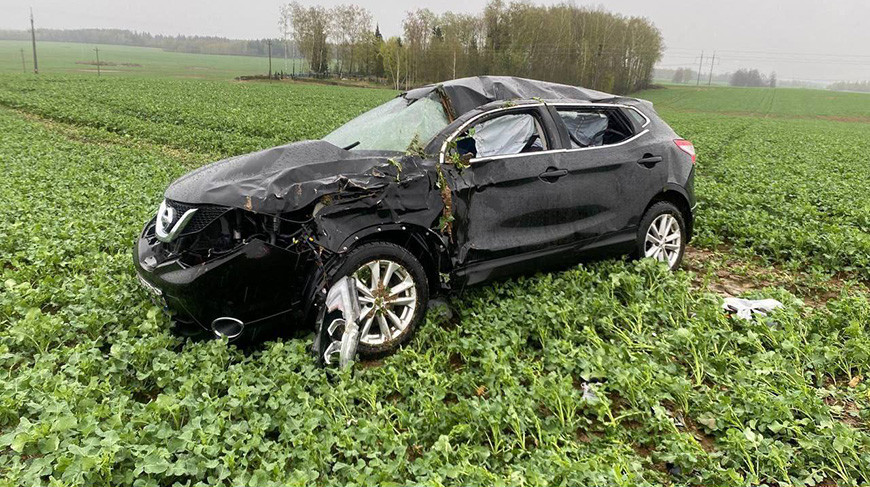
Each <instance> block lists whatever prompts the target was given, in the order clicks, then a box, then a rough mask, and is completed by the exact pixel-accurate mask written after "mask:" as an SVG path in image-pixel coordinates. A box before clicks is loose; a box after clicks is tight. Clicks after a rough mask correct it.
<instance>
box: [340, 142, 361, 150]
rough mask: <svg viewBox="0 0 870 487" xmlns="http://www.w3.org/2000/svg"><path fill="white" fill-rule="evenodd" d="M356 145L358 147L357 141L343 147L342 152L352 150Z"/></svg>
mask: <svg viewBox="0 0 870 487" xmlns="http://www.w3.org/2000/svg"><path fill="white" fill-rule="evenodd" d="M358 145H359V141H356V142H354V143H353V144H350V145H349V146H347V147H343V149H344V150H351V149H353V148H354V147H356V146H358Z"/></svg>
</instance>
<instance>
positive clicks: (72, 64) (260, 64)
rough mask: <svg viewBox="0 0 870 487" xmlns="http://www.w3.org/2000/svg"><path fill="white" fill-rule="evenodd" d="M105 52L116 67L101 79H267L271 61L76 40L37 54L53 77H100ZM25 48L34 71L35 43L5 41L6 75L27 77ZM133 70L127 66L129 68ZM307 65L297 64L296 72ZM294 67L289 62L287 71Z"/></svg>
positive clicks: (277, 62) (42, 46)
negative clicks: (130, 76)
mask: <svg viewBox="0 0 870 487" xmlns="http://www.w3.org/2000/svg"><path fill="white" fill-rule="evenodd" d="M97 47H98V48H99V49H100V62H106V63H113V64H114V65H106V66H101V67H100V71H101V75H102V76H105V77H118V76H121V75H135V76H144V77H173V78H195V79H232V78H235V77H237V76H242V75H255V74H261V75H265V74H266V73H268V71H269V60H268V59H267V58H265V57H254V56H231V55H217V54H189V53H183V52H169V51H164V50H162V49H157V48H152V47H134V46H117V45H103V44H79V43H74V42H39V43H38V45H37V54H38V60H39V71H40V72H41V73H44V74H49V73H55V74H57V73H70V74H75V73H87V74H92V75H94V76H96V75H97V66H96V64H92V63H95V62H96V53H95V52H94V48H97ZM22 49H24V58H25V64H26V66H27V69H28V72H32V70H33V53H32V50H31V45H30V42H27V41H0V73H21V72H22V68H21V50H22ZM125 64H126V65H128V66H124V65H125ZM303 65H304V63H303V61H302V60H301V59H297V60H296V70H297V71H301V69H302V66H303ZM272 69H273V70H275V71H279V70H283V69H284V59H273V60H272ZM292 69H293V61H292V60H288V61H287V68H286V71H287V72H288V73H289V72H291V71H292Z"/></svg>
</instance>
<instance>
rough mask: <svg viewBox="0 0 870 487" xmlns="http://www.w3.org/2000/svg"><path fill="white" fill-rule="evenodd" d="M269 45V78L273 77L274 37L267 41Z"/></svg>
mask: <svg viewBox="0 0 870 487" xmlns="http://www.w3.org/2000/svg"><path fill="white" fill-rule="evenodd" d="M266 44H268V46H269V79H272V39H269V40H268V41H266Z"/></svg>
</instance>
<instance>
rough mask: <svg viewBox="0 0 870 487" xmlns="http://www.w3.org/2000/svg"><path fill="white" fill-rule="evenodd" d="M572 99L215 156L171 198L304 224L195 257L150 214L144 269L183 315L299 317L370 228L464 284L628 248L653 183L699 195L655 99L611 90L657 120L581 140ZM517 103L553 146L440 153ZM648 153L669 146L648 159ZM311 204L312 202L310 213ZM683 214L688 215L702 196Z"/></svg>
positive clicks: (201, 320)
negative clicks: (564, 108) (342, 139)
mask: <svg viewBox="0 0 870 487" xmlns="http://www.w3.org/2000/svg"><path fill="white" fill-rule="evenodd" d="M465 101H466V102H467V100H465ZM564 102H565V100H555V101H549V102H544V101H541V100H513V101H509V102H503V101H496V102H492V103H489V104H487V105H484V106H482V107H478V108H474V109H471V110H469V111H467V112H466V113H464V114H462V115H461V116H459V117H458V118H456V120H454V122H452V123H451V124H450V125H449V126H448V127H447V128H445V129H444V130H443V131H442V132H441V134H439V136H436V137H435V138H434V139H433V140H432V141H431V142H430V143H429V144H428V145H427V146H426V148H425V151H424V152H425V154H417V155H403V154H400V153H384V152H372V151H365V152H364V151H346V150H342V149H340V148H337V147H335V146H333V145H331V144H328V143H326V142H323V141H308V142H300V143H295V144H289V145H286V146H281V147H276V148H273V149H268V150H265V151H261V152H257V153H253V154H248V155H243V156H239V157H235V158H231V159H228V160H225V161H220V162H217V163H214V164H211V165H209V166H205V167H203V168H201V169H199V170H196V171H194V172H192V173H190V174H188V175H187V176H184V177H182V178H180V179H179V180H177V181H176V182H174V183H173V184H172V185H171V186H170V187H169V188H168V189H167V191H166V198H167V199H168V200H175V201H180V202H184V203H188V204H211V205H222V206H226V207H229V208H235V209H237V210H243V211H246V212H250V213H252V214H256V215H259V216H261V217H265V218H266V222H268V221H271V222H273V223H272V224H273V228H274V229H275V235H285V234H282V231H283V229H284V228H287V227H292V232H290V231H288V232H287V233H286V234H291V233H292V234H293V235H296V236H295V237H293V239H292V241H290V240H289V239H285V240H284V241H280V242H279V241H278V240H280V238H276V236H275V235H272V237H271V238H251V239H250V240H247V239H246V240H244V241H243V242H239V243H238V245H237V247H236V248H234V249H232V250H231V251H229V252H227V253H225V254H222V255H221V256H219V257H216V258H212V259H209V260H207V261H206V262H203V263H200V264H196V265H186V264H185V263H184V262H183V259H181V258H179V255H174V254H172V253H171V252H167V250H166V249H164V248H163V247H164V246H165V245H164V244H162V243H160V242H157V241H156V239H154V237H153V221H152V223H151V224H149V225H146V228H145V230H144V231H143V234H142V235H141V236H140V240H139V243H138V246H137V251H136V255H135V259H134V261H135V265H136V267H137V271H138V272H139V274H140V276H141V277H142V278H143V279H145V280H146V281H147V282H148V283H150V284H151V285H152V286H153V287H155V288H157V289H160V290H162V291H163V298H164V299H165V301H166V304H167V306H168V307H169V308H170V309H172V310H173V311H175V312H176V315H177V317H178V318H179V320H181V321H194V322H196V323H197V324H198V325H199V326H200V327H201V328H202V329H205V330H208V329H209V325H210V323H211V321H212V320H214V319H216V318H218V317H222V316H231V317H235V318H238V319H240V320H242V321H244V322H246V323H247V324H255V323H266V322H269V321H272V320H271V318H285V320H284V321H285V322H295V323H297V324H304V323H307V322H310V321H311V318H312V306H314V305H316V302H317V300H318V299H319V293H321V292H323V291H324V289H325V288H326V286H327V285H328V283H329V280H330V278H331V275H330V271H331V270H334V269H335V268H336V267H337V266H338V265H339V263H340V262H341V259H342V258H343V255H345V254H346V253H347V252H348V251H349V250H351V249H352V248H353V247H354V246H355V245H358V244H359V243H362V242H365V241H370V240H375V239H386V240H391V241H398V243H404V244H407V245H409V246H413V247H414V248H415V249H416V251H417V253H418V254H421V255H420V257H421V260H424V261H425V262H426V263H427V264H428V265H429V267H430V280H431V281H432V286H431V287H432V288H433V289H438V288H440V289H447V287H448V286H447V285H446V281H445V280H442V279H441V277H443V276H450V282H451V285H452V286H454V287H455V286H457V285H465V284H475V283H478V282H482V281H485V280H487V279H492V278H497V277H502V276H507V275H511V274H515V273H518V272H527V271H529V270H535V269H539V268H551V267H561V266H564V265H567V264H570V263H572V262H576V260H577V259H579V258H581V257H582V256H583V255H585V254H588V253H590V252H596V253H600V252H601V251H604V252H608V251H612V252H616V253H624V252H626V251H629V250H630V249H632V248H633V244H634V239H635V233H636V230H637V226H638V223H639V220H640V218H641V216H642V214H643V211H644V209H645V208H646V207H648V206H649V205H650V204H651V203H652V202H653V201H655V200H656V199H657V198H676V199H680V198H681V200H680V201H681V202H682V204H683V205H684V206H685V207H686V208H688V209H691V208H692V207H693V206H694V204H695V201H694V195H693V192H692V180H693V165H692V164H691V163H689V162H688V156H687V155H686V154H685V153H683V152H681V151H680V150H679V149H678V148H677V147H676V145H675V144H674V142H673V140H674V139H676V138H678V137H677V136H676V134H674V133H673V131H672V130H671V129H670V127H668V126H667V125H666V124H665V123H664V122H663V121H661V120H660V119H659V118H658V117H657V116H656V114H655V112H654V111H653V110H652V108H651V107H650V106H647V105H646V104H644V103H642V102H640V101H638V100H633V99H618V98H614V99H612V100H609V103H607V106H618V107H621V108H619V109H638V110H640V111H641V112H642V113H644V115H645V118H647V119H648V120H649V122H648V126H646V127H638V126H637V122H636V121H635V120H631V121H630V123H631V124H632V125H633V128H634V129H635V131H636V135H635V136H634V137H633V138H632V139H630V140H629V141H628V142H626V143H625V144H620V145H619V146H618V147H611V146H605V147H601V148H595V149H579V150H577V149H575V150H571V149H570V148H571V145H570V140H569V139H568V136H567V132H566V131H565V129H564V127H563V126H562V125H561V122H560V120H559V118H558V116H557V115H556V113H555V107H556V106H558V105H559V104H560V103H564ZM632 107H633V108H632ZM512 111H527V112H528V111H531V112H533V113H535V115H536V116H537V117H538V119H539V121H540V123H541V124H542V126H543V128H544V130H545V131H546V134H547V137H548V148H549V150H548V151H546V152H540V153H529V154H523V155H519V156H515V157H511V158H505V157H491V158H485V159H480V160H476V161H473V163H472V164H471V166H470V167H468V168H465V169H464V170H460V169H458V168H457V167H456V166H455V165H453V164H451V163H450V162H449V161H445V160H444V159H443V158H444V155H443V151H444V148H445V147H446V145H447V144H446V142H447V140H448V138H450V137H452V136H455V134H456V131H457V130H458V129H459V128H460V127H462V126H463V125H464V124H466V123H468V122H470V121H472V120H476V119H478V118H483V117H487V116H488V115H489V114H495V113H498V114H501V113H507V112H512ZM651 155H652V156H660V157H662V161H661V162H660V163H657V164H648V165H644V164H640V163H638V161H640V160H642V159H644V158H648V157H649V156H651ZM548 174H549V176H548ZM442 176H443V181H444V183H446V184H447V186H448V187H449V189H450V191H449V192H450V194H451V198H450V199H449V200H446V201H449V203H450V205H451V210H452V211H451V213H452V215H453V217H454V219H455V220H454V222H453V224H452V231H449V232H445V231H443V229H442V228H441V225H440V221H441V218H442V213H443V212H444V209H445V199H444V196H443V195H442V194H441V191H440V188H439V184H440V183H439V181H440V180H441V178H442ZM312 207H313V208H312ZM309 213H310V215H309ZM300 214H303V215H307V216H308V218H307V219H303V220H304V222H303V223H301V224H300V221H301V220H299V219H298V218H299V215H300ZM686 217H687V220H688V222H689V224H690V225H691V210H690V211H689V212H688V214H687V215H686ZM269 218H271V220H269ZM297 227H299V228H297ZM149 232H150V233H149ZM294 232H295V233H294ZM690 235H691V234H690ZM423 254H425V255H423ZM149 262H150V263H154V265H151V264H149Z"/></svg>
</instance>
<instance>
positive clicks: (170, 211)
mask: <svg viewBox="0 0 870 487" xmlns="http://www.w3.org/2000/svg"><path fill="white" fill-rule="evenodd" d="M195 213H196V209H195V208H194V209H192V210H187V211H185V212H184V214H183V215H181V218H179V219H178V221H176V222H175V225H173V224H172V222H173V221H175V216H176V212H175V208H173V207H171V206H169V205H167V204H166V200H163V202H162V203H160V208H158V209H157V224H156V227H155V229H154V231H155V233H156V234H157V240H160V241H161V242H171V241H173V240H175V237H177V236H178V234H179V233H181V231H182V230H184V227H186V226H187V224H188V222H190V219H191V218H193V215H194V214H195Z"/></svg>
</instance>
